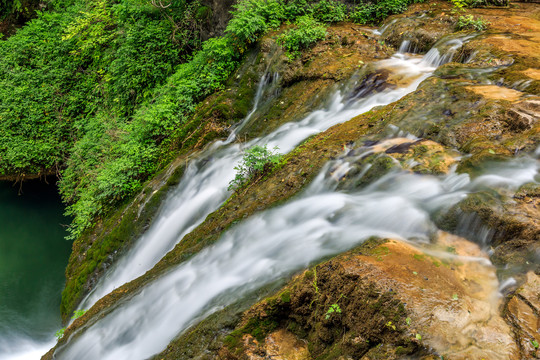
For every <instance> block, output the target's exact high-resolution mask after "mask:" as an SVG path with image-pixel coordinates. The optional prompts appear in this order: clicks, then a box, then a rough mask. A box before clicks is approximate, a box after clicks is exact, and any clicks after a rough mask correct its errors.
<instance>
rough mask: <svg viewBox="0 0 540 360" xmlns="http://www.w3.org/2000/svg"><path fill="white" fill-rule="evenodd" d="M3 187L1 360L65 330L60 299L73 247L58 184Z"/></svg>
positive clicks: (0, 220) (0, 187)
mask: <svg viewBox="0 0 540 360" xmlns="http://www.w3.org/2000/svg"><path fill="white" fill-rule="evenodd" d="M18 193H19V186H18V185H17V186H15V187H13V186H12V184H11V183H8V182H0V359H4V358H10V356H9V355H8V354H11V355H14V354H15V353H19V352H20V351H21V350H23V348H25V347H26V343H27V342H31V343H34V344H35V343H39V342H42V341H43V342H46V341H47V340H48V341H50V340H51V336H52V335H53V334H54V332H55V331H56V330H57V329H59V328H60V311H59V306H60V295H61V291H62V287H63V285H64V281H65V280H64V270H65V267H66V264H67V260H68V257H69V253H70V250H71V242H68V241H66V240H64V236H65V235H66V232H65V228H64V227H63V226H62V225H63V224H66V223H69V220H68V219H66V218H65V217H64V216H63V215H62V214H63V211H64V208H63V206H62V203H61V201H60V197H59V196H58V194H57V189H56V187H55V186H54V185H53V184H50V185H47V184H45V183H43V182H39V181H32V182H26V183H24V186H23V188H22V193H21V194H20V195H19V194H18Z"/></svg>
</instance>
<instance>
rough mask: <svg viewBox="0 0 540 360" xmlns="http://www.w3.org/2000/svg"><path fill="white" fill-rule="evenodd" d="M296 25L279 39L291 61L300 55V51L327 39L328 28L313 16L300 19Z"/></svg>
mask: <svg viewBox="0 0 540 360" xmlns="http://www.w3.org/2000/svg"><path fill="white" fill-rule="evenodd" d="M295 25H296V26H295V27H294V28H292V29H290V30H288V31H286V32H285V33H283V34H282V35H281V36H280V37H278V39H277V42H278V44H281V46H283V48H284V49H285V50H286V51H287V56H288V57H289V59H291V60H293V59H294V58H296V57H298V56H299V55H300V50H303V49H307V48H309V47H310V46H311V45H313V44H314V43H316V42H317V41H319V40H323V39H324V38H325V37H326V26H324V25H323V24H321V23H320V22H318V21H317V20H315V19H314V18H313V17H312V16H311V15H305V16H301V17H299V18H298V20H297V21H296V23H295Z"/></svg>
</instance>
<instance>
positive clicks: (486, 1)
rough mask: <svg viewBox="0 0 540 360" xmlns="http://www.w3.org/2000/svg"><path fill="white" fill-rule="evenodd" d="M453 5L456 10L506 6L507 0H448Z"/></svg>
mask: <svg viewBox="0 0 540 360" xmlns="http://www.w3.org/2000/svg"><path fill="white" fill-rule="evenodd" d="M450 1H451V2H452V4H453V5H454V7H455V8H456V9H458V10H463V9H464V8H471V7H479V6H488V5H495V6H507V5H508V0H450Z"/></svg>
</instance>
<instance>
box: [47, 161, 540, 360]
mask: <svg viewBox="0 0 540 360" xmlns="http://www.w3.org/2000/svg"><path fill="white" fill-rule="evenodd" d="M337 168H341V169H345V170H343V171H345V172H346V169H347V163H346V161H345V160H337V161H333V162H330V163H329V164H327V166H326V167H325V168H324V169H323V171H322V172H321V173H320V174H319V175H318V176H317V177H316V179H315V180H314V181H313V182H312V184H311V185H310V186H309V187H308V188H307V189H306V190H305V191H304V192H303V193H302V194H300V195H299V196H298V197H296V198H295V199H294V200H293V201H290V202H289V203H287V204H285V205H282V206H279V207H277V208H274V209H271V210H266V211H264V212H261V213H259V214H256V215H254V216H252V217H250V218H248V219H247V220H245V221H243V222H241V223H239V224H238V225H237V226H235V227H233V228H231V229H230V230H228V231H227V232H226V233H225V234H224V235H223V236H222V237H221V239H220V240H219V241H218V242H217V243H216V244H215V245H213V246H211V247H209V248H206V249H205V250H203V251H201V252H200V253H198V254H197V255H195V256H194V257H193V258H192V259H190V260H189V261H187V262H186V263H183V264H181V265H179V266H177V267H176V268H175V269H173V270H172V271H171V272H170V273H168V274H167V275H164V276H162V277H161V278H160V279H158V280H156V281H155V282H153V283H151V284H150V285H148V286H146V287H145V288H143V289H142V291H141V292H140V293H139V294H137V295H135V296H134V297H133V298H131V299H129V300H128V301H126V302H125V303H123V304H122V305H121V306H120V307H118V308H116V309H114V310H113V311H112V312H111V313H110V314H108V315H107V316H105V317H104V318H103V319H101V320H98V321H97V322H96V323H95V324H93V325H92V326H91V327H89V328H88V329H86V331H84V332H83V333H82V334H79V335H80V336H77V337H76V338H75V339H74V340H72V341H70V342H68V343H67V345H66V347H65V348H64V349H58V350H57V353H56V358H58V359H103V360H108V359H115V360H118V359H145V358H148V357H149V356H151V355H153V354H156V353H158V352H159V351H161V350H163V349H164V348H165V347H166V346H167V344H168V343H169V342H170V341H171V340H172V339H173V338H174V337H175V336H177V335H178V334H179V333H181V332H182V331H183V330H185V329H187V328H188V327H189V326H190V325H193V324H194V323H196V322H197V321H198V320H200V319H201V318H204V317H205V316H208V315H209V314H211V313H212V312H214V311H216V310H217V309H220V308H223V307H225V306H227V305H229V304H231V303H233V302H234V301H235V300H237V299H238V298H240V297H242V295H244V294H246V293H248V292H250V291H253V290H256V289H258V288H260V287H262V286H264V285H266V284H269V283H271V282H273V281H275V280H277V279H279V278H283V277H286V276H290V275H291V274H293V273H294V272H296V271H299V270H301V269H303V268H306V267H307V266H309V265H310V264H312V263H313V262H315V261H317V260H320V259H322V258H325V257H327V256H331V255H336V254H339V253H341V252H343V251H346V250H348V249H351V248H353V247H355V246H357V245H359V244H361V243H362V242H363V241H364V240H365V239H366V238H369V237H370V236H374V235H375V236H379V237H390V238H397V239H403V240H405V241H413V242H428V241H429V238H430V236H431V235H432V234H433V233H434V232H435V231H436V230H437V229H436V226H435V225H434V224H433V223H432V222H431V220H430V215H431V214H433V213H434V212H436V211H438V210H440V209H443V208H447V207H449V206H451V205H453V204H455V203H457V202H458V201H459V200H460V199H462V198H463V197H464V196H465V195H466V194H467V193H468V192H471V191H476V190H477V189H479V188H481V187H484V186H488V185H490V184H493V183H492V182H491V180H492V178H493V177H496V178H498V186H501V187H504V188H507V189H508V190H515V189H516V188H517V187H518V186H520V185H521V184H522V183H526V182H530V181H534V177H535V175H536V174H537V173H538V170H539V169H540V165H539V163H538V162H537V161H536V160H535V159H530V158H523V159H520V160H519V166H516V163H515V162H507V163H505V164H502V165H498V166H496V167H493V168H491V169H489V170H488V172H487V173H486V174H485V175H484V176H481V177H479V178H477V179H475V180H474V181H470V179H469V176H468V175H465V174H461V175H458V174H455V173H450V174H449V175H446V176H441V177H436V176H429V175H416V174H411V173H408V172H404V171H396V172H392V173H390V174H387V175H386V176H384V177H382V178H381V179H379V180H378V181H376V182H375V183H373V184H371V185H369V186H367V187H366V188H364V189H362V190H359V191H353V192H350V193H344V192H336V191H334V190H335V188H336V185H337V182H336V181H335V179H334V177H332V176H331V171H330V170H331V169H337ZM510 171H515V172H517V173H516V174H515V176H511V177H508V176H507V174H509V173H510ZM470 261H486V260H485V259H483V258H480V259H479V258H476V257H475V258H471V259H470Z"/></svg>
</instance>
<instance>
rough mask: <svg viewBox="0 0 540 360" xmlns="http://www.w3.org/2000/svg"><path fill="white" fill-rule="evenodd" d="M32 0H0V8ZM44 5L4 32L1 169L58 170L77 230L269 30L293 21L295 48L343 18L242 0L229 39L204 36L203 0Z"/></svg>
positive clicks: (290, 34)
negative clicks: (164, 6) (44, 8)
mask: <svg viewBox="0 0 540 360" xmlns="http://www.w3.org/2000/svg"><path fill="white" fill-rule="evenodd" d="M25 1H26V0H20V1H17V2H9V1H8V2H6V0H0V5H1V6H2V7H1V8H0V9H2V10H5V9H7V7H6V6H7V5H10V6H11V5H13V6H16V4H23V3H24V2H25ZM28 1H33V0H28ZM385 1H387V2H386V3H385V4H387V5H388V4H390V3H391V2H392V1H394V2H395V1H405V0H385ZM400 4H401V3H400ZM46 5H47V11H43V12H40V11H37V12H36V18H35V19H33V20H31V21H30V22H28V23H27V24H26V26H24V27H23V28H21V29H19V30H18V31H17V32H16V33H15V34H14V35H13V36H11V37H9V38H8V39H7V40H4V41H0V175H23V174H43V173H53V172H54V173H57V174H59V175H60V177H61V179H60V182H59V187H60V191H61V194H62V196H63V199H64V200H65V202H66V203H68V204H69V206H68V208H67V214H68V215H70V216H72V217H73V222H72V224H71V227H70V230H71V238H76V237H78V236H79V235H80V234H81V233H82V232H83V231H84V230H85V229H87V228H89V227H91V226H92V224H93V222H94V221H95V219H96V217H99V216H101V215H103V214H106V213H107V212H108V211H109V210H110V209H111V208H112V207H114V206H116V205H117V204H118V202H119V201H122V200H123V199H125V198H127V197H129V196H131V195H132V194H133V193H134V192H136V191H137V190H139V189H140V188H141V186H142V183H143V182H144V181H145V180H146V179H147V178H148V177H149V176H151V175H152V174H154V173H155V172H156V171H157V170H158V169H159V168H160V167H161V166H163V165H164V163H165V162H166V161H167V160H168V159H169V157H168V156H169V155H167V152H168V151H170V149H171V147H172V146H173V145H174V144H173V141H174V140H173V139H180V142H181V140H182V137H184V136H188V135H189V129H190V127H189V126H192V124H191V123H190V121H191V120H190V116H191V114H192V113H193V111H194V109H195V107H196V106H197V103H198V102H199V101H201V100H202V99H203V98H205V97H206V96H208V95H209V94H211V93H212V92H215V91H216V90H219V89H220V88H221V87H222V86H223V84H224V82H225V81H226V80H227V79H228V78H229V76H230V75H231V74H232V72H233V71H234V70H235V69H236V67H237V65H238V62H239V60H240V59H241V57H242V54H243V53H244V52H245V51H246V50H247V48H248V46H249V45H250V44H251V43H253V42H254V41H256V40H257V39H258V38H259V37H260V36H261V35H262V34H264V33H265V32H267V31H268V30H269V29H271V28H275V27H278V26H279V25H280V24H282V23H283V22H285V21H291V22H294V21H296V25H295V27H294V28H293V29H291V30H289V31H287V32H286V34H284V35H283V37H281V38H280V41H281V42H282V43H283V46H284V47H285V48H286V49H287V50H288V52H289V53H291V54H295V53H296V52H298V51H300V49H303V48H306V47H309V46H310V45H311V44H313V42H315V41H317V40H320V39H322V38H323V37H324V33H325V31H324V26H323V25H321V24H320V23H318V22H316V21H315V20H314V19H319V20H320V21H323V22H334V21H341V20H343V19H345V17H346V7H345V6H344V5H343V4H340V3H338V2H336V1H330V0H323V1H320V2H318V1H308V0H243V1H239V2H238V4H237V5H236V6H235V9H234V11H233V18H232V20H231V21H230V22H229V24H228V26H227V29H226V34H225V36H223V37H220V38H214V39H210V40H208V41H206V42H205V43H204V44H202V43H201V42H200V37H199V33H198V31H199V30H198V29H199V28H200V26H199V23H200V22H201V21H204V19H205V18H207V17H208V14H209V11H210V10H209V9H208V8H207V7H205V6H201V4H200V3H199V2H198V1H196V0H195V1H188V0H172V2H171V7H169V8H167V9H161V8H158V7H155V6H152V5H151V3H150V2H149V1H148V0H98V1H86V0H48V1H47V2H46ZM10 9H11V10H10V11H12V10H13V8H12V7H10ZM400 9H401V8H400ZM392 11H397V10H395V9H394V10H392ZM387 13H388V12H385V13H384V14H387ZM374 14H375V15H376V16H378V17H377V19H380V18H381V16H382V15H381V14H379V13H378V12H375V13H374ZM297 19H298V20H297Z"/></svg>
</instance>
